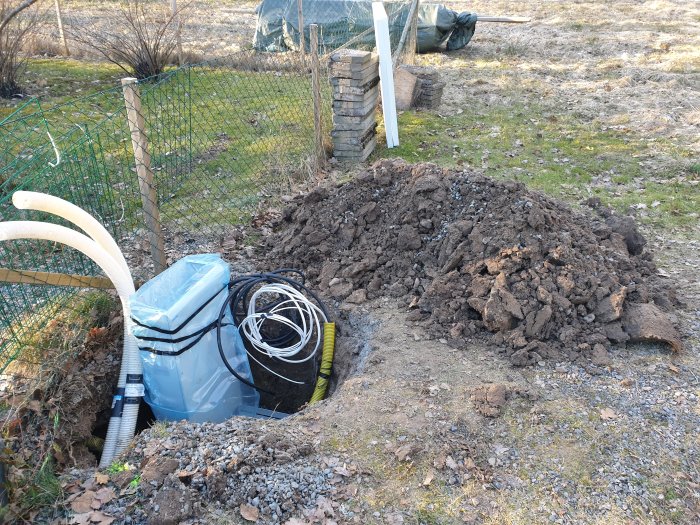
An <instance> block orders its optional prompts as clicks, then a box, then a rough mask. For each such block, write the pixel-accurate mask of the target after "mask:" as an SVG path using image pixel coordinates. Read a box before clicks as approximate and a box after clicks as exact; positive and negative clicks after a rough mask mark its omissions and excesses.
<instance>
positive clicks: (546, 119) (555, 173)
mask: <svg viewBox="0 0 700 525" xmlns="http://www.w3.org/2000/svg"><path fill="white" fill-rule="evenodd" d="M399 129H400V142H401V145H400V146H399V147H398V148H395V149H391V150H388V149H385V148H381V147H380V148H378V150H377V152H376V153H375V158H378V157H382V156H383V157H396V156H398V157H402V158H404V159H406V160H407V161H410V162H417V161H430V162H435V163H438V164H440V165H443V166H448V167H455V168H459V167H465V168H467V167H468V168H477V169H483V171H484V173H485V174H486V175H489V176H492V177H495V178H499V179H510V180H517V181H521V182H524V183H525V184H527V185H528V186H529V187H531V188H533V189H537V190H541V191H543V192H545V193H547V194H550V195H554V196H556V197H560V198H564V199H567V200H570V201H573V202H577V201H580V200H583V199H585V198H588V197H590V196H597V197H599V198H600V199H601V200H602V201H603V202H604V203H606V204H608V205H610V206H613V207H614V208H616V209H618V210H620V211H624V212H629V211H630V206H632V205H639V204H642V205H644V206H646V208H644V209H643V212H641V213H640V214H639V217H640V219H641V220H642V221H643V222H647V223H651V224H656V225H659V226H664V227H688V226H692V225H693V224H696V223H697V212H698V210H700V185H692V184H689V182H688V180H686V181H682V182H678V181H677V179H675V177H676V176H678V175H683V174H685V175H686V179H689V180H691V179H695V180H697V179H698V170H699V167H698V164H697V163H695V164H691V163H690V159H691V158H692V157H691V154H690V152H689V151H686V150H682V149H679V148H677V147H676V146H674V145H673V144H671V143H670V142H668V141H663V140H656V141H653V142H650V141H645V140H642V139H641V138H640V137H635V136H633V135H632V133H630V132H628V131H626V130H624V129H621V130H617V129H609V128H607V129H605V128H601V127H600V126H598V125H597V124H596V123H595V122H593V123H584V122H582V121H581V120H580V119H578V118H577V116H576V115H564V116H553V115H548V114H547V113H546V111H545V110H544V109H543V108H542V107H540V106H538V105H536V104H528V105H525V104H520V105H516V106H512V107H508V108H506V107H482V108H478V110H477V111H475V112H466V111H465V112H464V113H462V114H460V115H455V116H448V117H442V116H440V115H438V114H436V113H431V112H422V111H406V112H404V113H403V114H401V115H400V117H399ZM380 135H381V130H380ZM649 159H663V160H664V162H663V163H661V164H659V166H660V167H658V168H655V169H654V170H649V169H648V168H643V167H642V165H643V164H640V162H643V161H645V160H649ZM650 179H651V180H650ZM667 180H669V181H671V182H670V183H665V182H666V181H667Z"/></svg>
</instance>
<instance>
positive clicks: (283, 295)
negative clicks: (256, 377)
mask: <svg viewBox="0 0 700 525" xmlns="http://www.w3.org/2000/svg"><path fill="white" fill-rule="evenodd" d="M270 295H276V296H277V297H278V298H279V300H278V301H277V302H276V303H275V304H274V306H272V308H269V309H268V310H266V311H264V312H259V311H258V302H259V301H260V300H261V299H262V298H263V297H265V296H267V297H269V296H270ZM265 304H266V305H269V301H267V302H266V303H265ZM294 310H296V311H297V312H298V314H299V322H298V323H295V322H294V321H292V319H291V317H292V316H293V313H292V311H294ZM290 313H292V315H290ZM283 314H286V315H283ZM268 321H269V322H273V323H280V324H282V325H284V326H286V327H288V328H290V329H292V330H293V331H294V332H296V334H297V335H298V336H299V340H298V341H297V342H296V343H293V344H289V345H287V346H280V347H277V346H273V345H271V344H269V343H268V342H266V341H265V337H264V336H263V335H262V332H263V331H264V330H263V328H264V326H265V323H266V322H268ZM322 322H323V323H326V322H328V319H327V318H326V315H325V314H324V313H323V310H321V309H320V308H319V307H318V306H317V305H315V304H314V303H313V302H311V301H310V300H309V299H307V298H306V296H305V295H304V294H303V293H301V292H300V291H299V290H297V289H295V288H293V287H292V286H289V285H287V284H283V283H271V284H266V285H265V286H262V287H260V288H259V289H258V290H256V291H255V293H253V295H252V296H251V298H250V302H249V303H248V311H247V315H246V317H245V319H243V321H241V323H240V326H239V329H240V330H242V332H243V334H244V336H245V338H246V339H247V340H248V341H249V342H250V345H251V346H252V347H253V348H254V349H255V350H257V351H258V352H260V353H261V354H263V355H266V356H268V357H271V358H276V359H279V360H280V361H284V362H285V363H291V364H298V363H304V362H306V361H308V360H309V359H312V358H313V357H314V356H315V355H316V354H317V352H318V349H319V348H321V347H322V345H323V330H322V327H321V323H322ZM314 334H315V336H316V342H315V344H314V347H313V350H312V351H311V352H309V354H308V355H307V356H305V357H300V358H298V359H294V357H295V356H297V355H298V354H299V353H300V352H301V351H302V350H304V348H306V347H307V345H309V343H311V342H312V339H313V337H314ZM248 355H249V356H250V358H251V359H253V360H254V361H255V362H256V363H258V364H259V365H260V366H262V367H263V368H264V369H266V370H267V371H268V372H270V373H272V374H274V375H276V376H277V377H279V378H281V379H284V380H285V381H289V382H290V383H295V384H298V385H303V384H304V382H303V381H295V380H293V379H289V378H288V377H285V376H283V375H281V374H279V373H277V372H275V371H274V370H271V369H270V368H268V367H267V366H265V365H264V364H262V363H261V362H260V361H259V360H257V359H256V358H255V356H254V355H253V354H252V353H251V352H250V351H248Z"/></svg>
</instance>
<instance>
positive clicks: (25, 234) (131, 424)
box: [0, 221, 142, 467]
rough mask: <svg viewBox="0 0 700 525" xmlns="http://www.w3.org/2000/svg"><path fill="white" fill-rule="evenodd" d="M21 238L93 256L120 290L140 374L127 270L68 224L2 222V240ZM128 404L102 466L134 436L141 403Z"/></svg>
mask: <svg viewBox="0 0 700 525" xmlns="http://www.w3.org/2000/svg"><path fill="white" fill-rule="evenodd" d="M18 239H38V240H45V241H55V242H59V243H61V244H65V245H67V246H70V247H71V248H74V249H76V250H78V251H80V252H82V253H84V254H85V255H87V256H88V257H90V259H92V260H93V261H95V263H96V264H97V265H98V266H99V267H100V268H101V269H102V270H103V271H104V272H105V274H106V275H107V277H108V278H109V279H110V280H111V281H112V283H113V284H114V287H115V288H116V290H117V294H118V295H119V299H120V300H121V303H122V309H123V312H124V324H125V325H126V326H125V331H124V332H125V338H124V360H128V361H129V362H128V363H127V366H128V370H129V371H130V373H133V374H137V375H141V374H142V367H141V359H140V357H139V354H138V346H137V343H136V339H135V338H134V337H133V335H132V334H131V329H130V328H131V312H130V309H129V301H128V299H129V297H130V296H131V294H133V293H134V283H133V281H132V280H131V279H130V278H129V277H128V276H127V275H125V274H124V272H123V271H122V269H121V267H120V265H119V264H118V263H117V262H116V261H115V260H114V259H113V258H112V256H111V255H110V254H109V253H107V252H106V251H105V250H104V249H103V248H101V247H100V246H99V245H98V244H97V243H96V242H95V241H93V240H92V239H90V238H89V237H87V236H85V235H83V234H82V233H79V232H77V231H75V230H71V229H70V228H66V227H65V226H59V225H56V224H48V223H44V222H35V221H8V222H2V223H0V241H10V240H18ZM134 356H135V359H134ZM141 388H142V387H141ZM127 406H128V405H127ZM127 406H125V409H124V412H123V415H122V420H121V422H119V421H117V423H120V424H119V425H118V426H116V427H115V428H112V427H113V425H112V421H110V429H109V430H108V432H107V438H106V439H105V446H104V449H103V452H102V458H101V459H100V467H105V466H108V465H109V464H110V463H111V462H112V459H113V457H114V456H115V454H118V453H119V452H121V450H119V445H121V444H122V442H123V440H122V436H124V435H127V434H130V437H129V439H131V437H132V436H133V434H134V430H135V428H136V417H137V416H138V405H132V406H135V408H136V409H135V410H134V409H133V408H132V409H130V410H128V411H127V410H126V408H127ZM110 431H111V432H110ZM110 434H111V435H110ZM108 441H109V442H108ZM127 442H128V441H127Z"/></svg>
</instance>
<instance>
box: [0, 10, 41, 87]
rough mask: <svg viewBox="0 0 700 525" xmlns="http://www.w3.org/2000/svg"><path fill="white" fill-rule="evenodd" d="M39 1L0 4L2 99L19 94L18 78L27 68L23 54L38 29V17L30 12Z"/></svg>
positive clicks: (0, 80)
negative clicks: (24, 43)
mask: <svg viewBox="0 0 700 525" xmlns="http://www.w3.org/2000/svg"><path fill="white" fill-rule="evenodd" d="M37 1H38V0H25V1H24V2H13V1H11V0H0V97H1V98H9V97H12V96H14V95H17V94H18V93H19V92H20V88H19V82H18V80H19V76H20V75H21V72H22V69H23V67H24V58H23V57H22V56H21V54H20V50H21V48H22V44H23V42H24V40H25V38H26V37H27V36H28V35H29V34H30V33H31V32H32V30H33V29H34V28H35V27H36V24H37V21H38V14H37V12H36V11H35V10H29V11H27V10H28V8H30V7H31V6H32V5H34V4H35V3H36V2H37Z"/></svg>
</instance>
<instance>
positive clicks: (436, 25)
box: [253, 0, 476, 53]
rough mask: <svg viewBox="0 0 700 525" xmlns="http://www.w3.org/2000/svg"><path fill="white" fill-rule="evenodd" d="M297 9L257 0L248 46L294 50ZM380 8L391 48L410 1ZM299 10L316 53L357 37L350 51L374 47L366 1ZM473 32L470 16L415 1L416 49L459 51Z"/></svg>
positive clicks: (320, 2)
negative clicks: (313, 34) (314, 33)
mask: <svg viewBox="0 0 700 525" xmlns="http://www.w3.org/2000/svg"><path fill="white" fill-rule="evenodd" d="M297 5H298V4H297V0H263V2H262V3H261V4H260V6H259V7H258V22H257V27H256V30H255V38H254V40H253V47H255V49H257V50H260V51H288V50H297V49H299V15H298V7H297ZM384 6H385V8H386V11H387V15H388V16H389V22H390V27H389V29H390V32H391V44H392V49H394V48H395V47H396V45H397V44H398V41H399V39H400V36H401V32H402V31H403V28H404V26H405V24H406V20H407V18H408V12H409V10H410V1H396V2H384ZM302 10H303V15H304V16H303V18H304V34H305V40H306V42H309V26H310V25H311V24H317V25H318V26H319V28H320V31H319V40H320V42H319V45H320V47H321V50H322V51H332V50H333V49H336V48H338V47H340V46H342V45H343V44H345V43H346V42H348V41H349V40H351V39H353V38H357V37H360V38H358V40H357V41H356V42H353V45H352V46H351V47H353V48H356V49H359V48H366V49H371V48H373V47H374V45H375V44H374V32H373V31H371V28H372V27H373V25H374V23H373V20H372V1H371V0H303V5H302ZM475 28H476V15H475V14H471V13H457V12H455V11H452V10H451V9H447V8H446V7H445V6H443V5H440V4H428V3H426V4H424V3H421V4H420V8H419V10H418V40H417V46H416V47H417V51H418V52H419V53H425V52H429V51H436V50H439V49H442V48H443V46H445V47H446V48H447V49H448V50H454V49H461V48H462V47H464V46H466V45H467V44H468V43H469V41H470V40H471V38H472V36H473V35H474V30H475ZM364 33H366V34H364ZM445 44H446V45H445ZM307 45H308V44H307Z"/></svg>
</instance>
